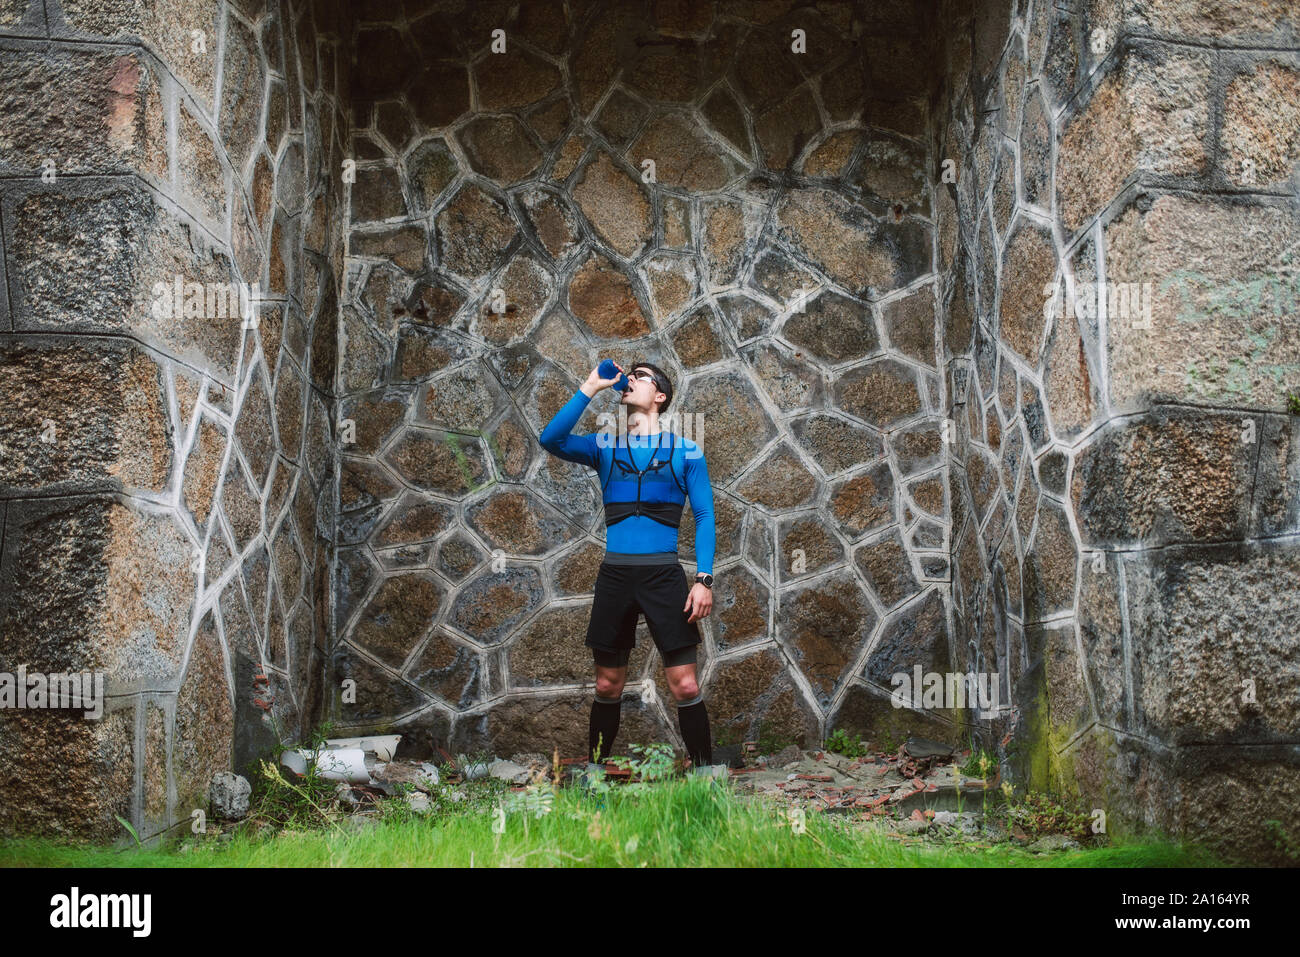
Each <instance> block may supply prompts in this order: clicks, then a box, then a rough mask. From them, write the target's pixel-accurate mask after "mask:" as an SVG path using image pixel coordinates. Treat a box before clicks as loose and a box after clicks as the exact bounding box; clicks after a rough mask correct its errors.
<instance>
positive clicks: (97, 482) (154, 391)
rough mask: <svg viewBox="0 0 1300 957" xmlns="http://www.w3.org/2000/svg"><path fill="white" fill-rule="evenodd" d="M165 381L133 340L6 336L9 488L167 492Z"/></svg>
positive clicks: (1, 420) (0, 462) (1, 483)
mask: <svg viewBox="0 0 1300 957" xmlns="http://www.w3.org/2000/svg"><path fill="white" fill-rule="evenodd" d="M163 389H164V385H163V382H162V371H161V370H160V369H159V367H158V364H157V362H156V361H155V360H154V358H153V357H152V356H151V355H150V354H149V353H148V352H146V351H145V350H143V349H141V348H139V347H138V346H136V345H134V344H132V343H130V342H128V341H127V340H122V339H108V338H75V339H74V338H68V337H53V336H40V337H35V336H33V337H24V338H14V339H8V340H6V342H5V344H4V346H3V347H2V348H0V391H2V392H3V394H4V395H5V399H6V401H5V403H4V405H3V406H0V492H7V493H9V494H13V493H19V494H22V493H26V494H31V493H43V494H54V493H65V492H69V491H74V490H77V491H107V490H110V489H144V490H148V491H152V492H162V491H163V489H164V488H165V486H166V485H167V482H168V478H169V473H170V469H171V465H172V445H171V443H172V423H171V421H170V419H169V417H168V414H167V399H166V396H165V394H164V391H163Z"/></svg>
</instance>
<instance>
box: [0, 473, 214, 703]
mask: <svg viewBox="0 0 1300 957" xmlns="http://www.w3.org/2000/svg"><path fill="white" fill-rule="evenodd" d="M193 556H194V547H193V546H192V544H191V543H190V541H189V539H188V538H186V537H185V535H184V534H183V533H182V532H181V530H180V528H179V524H178V523H176V522H174V521H173V520H172V519H171V518H170V517H169V516H168V515H166V514H149V513H144V512H137V511H135V510H133V509H130V508H127V507H125V506H123V505H120V504H118V503H117V502H116V501H114V500H113V499H110V498H92V497H61V498H54V499H38V500H31V501H27V502H22V503H14V504H11V505H10V506H9V508H8V514H7V520H6V523H5V532H4V552H3V560H2V562H0V583H3V588H2V589H0V635H3V645H2V646H0V658H2V659H3V668H4V670H6V671H9V672H12V671H13V670H14V669H15V668H17V666H18V665H20V664H26V665H27V666H28V668H30V669H31V670H34V671H35V670H40V671H46V672H59V671H103V672H104V673H105V676H106V691H107V693H108V694H110V695H111V694H121V693H123V692H127V691H132V690H137V689H140V688H151V689H156V688H160V687H162V688H166V687H169V686H170V687H175V686H176V685H177V683H178V681H179V677H180V675H179V670H180V665H181V661H182V658H183V656H184V654H185V649H186V645H187V642H188V635H189V627H190V609H191V607H192V606H193V604H194V599H195V594H196V591H197V589H196V581H195V573H194V572H193V571H191V567H192V566H191V562H192V560H193Z"/></svg>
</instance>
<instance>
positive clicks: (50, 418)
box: [0, 0, 403, 840]
mask: <svg viewBox="0 0 1300 957" xmlns="http://www.w3.org/2000/svg"><path fill="white" fill-rule="evenodd" d="M9 6H10V7H11V8H14V9H13V10H7V11H6V15H5V27H4V32H6V33H10V34H12V33H18V34H26V35H31V36H38V37H40V38H41V39H42V41H43V44H44V46H45V48H46V50H47V54H46V56H47V57H48V59H47V60H46V61H45V62H43V63H40V62H36V61H35V60H33V59H32V58H31V57H30V56H27V55H24V54H21V53H13V52H10V53H7V54H6V55H5V57H4V58H3V59H4V61H5V62H4V66H3V67H0V88H3V91H4V99H5V101H6V103H8V104H9V106H7V107H6V109H7V111H8V112H7V122H9V123H10V125H11V126H16V127H17V128H16V129H15V142H22V143H30V144H32V145H30V146H23V147H21V148H19V149H17V150H15V151H9V152H7V153H6V158H5V160H4V164H5V170H4V171H5V173H6V175H7V176H8V177H9V182H10V187H7V189H6V194H5V197H4V199H3V204H4V210H3V213H0V215H2V216H3V218H4V220H5V222H6V223H11V224H12V225H13V227H14V228H13V229H6V230H5V236H6V248H5V249H4V257H3V258H4V261H5V263H6V267H5V269H4V273H5V279H6V283H5V285H6V286H7V287H8V288H11V289H12V290H13V295H12V296H9V295H6V296H4V297H3V298H4V302H3V304H2V305H0V328H3V330H4V331H5V332H16V333H17V335H14V336H10V337H6V340H5V343H4V345H3V346H0V382H2V383H3V385H0V388H3V390H4V394H5V396H6V402H5V412H4V413H3V416H2V418H3V420H4V421H3V422H2V423H0V429H2V430H3V433H4V436H5V438H4V439H2V440H0V443H3V446H4V448H3V453H0V460H2V461H3V462H4V465H3V466H2V467H0V488H3V490H4V495H5V504H3V505H0V525H3V528H2V529H0V543H2V546H0V593H3V594H4V595H5V596H6V601H5V603H4V606H3V609H0V620H3V622H4V626H3V627H4V634H5V635H6V638H5V641H4V648H3V651H2V652H0V656H3V658H4V659H5V667H6V668H7V669H8V670H12V666H16V664H18V663H23V662H26V663H27V664H28V666H29V667H34V668H35V667H39V668H43V669H46V670H63V669H66V670H95V669H99V670H102V671H103V672H104V673H105V674H106V677H107V687H106V692H107V694H108V701H107V703H106V711H107V714H106V715H105V719H104V722H103V725H102V726H99V725H94V723H93V722H91V723H90V725H94V726H93V727H91V726H90V725H87V726H86V728H85V729H84V730H81V729H78V728H76V727H70V726H69V725H68V724H67V723H66V722H64V721H61V720H57V719H56V720H50V719H49V718H48V717H46V715H47V714H48V715H52V714H54V713H53V712H47V713H35V712H33V713H30V714H29V717H27V718H24V719H22V720H20V721H14V720H11V719H10V718H8V717H6V718H4V719H0V742H3V743H2V744H0V747H2V748H3V750H4V753H5V761H6V766H7V767H9V768H10V769H11V771H12V773H13V774H14V775H15V776H16V777H18V778H22V779H23V780H24V781H25V782H26V786H27V792H26V793H25V794H22V795H20V794H14V795H12V797H13V800H12V801H7V802H6V811H7V812H12V813H6V815H5V819H4V821H3V824H0V827H3V829H4V830H5V831H6V832H16V831H19V830H22V831H24V832H28V833H31V832H41V833H48V834H52V835H53V834H58V835H60V836H61V837H82V838H92V839H98V840H111V839H113V838H115V837H117V836H118V835H119V834H120V833H121V829H120V825H119V824H118V823H117V821H116V820H115V819H114V815H115V814H116V815H121V816H122V817H123V818H125V819H128V820H130V821H131V823H132V825H133V826H134V827H135V828H136V829H137V831H138V832H139V833H140V834H141V835H142V836H153V835H155V834H158V833H160V832H162V831H163V830H165V829H167V828H169V827H170V826H172V825H173V824H174V823H175V822H176V821H177V820H180V819H188V818H189V816H190V812H191V811H192V810H194V809H196V808H206V802H207V788H208V783H209V780H210V779H211V777H212V775H213V774H214V773H216V772H217V771H221V770H228V769H231V768H234V769H235V770H247V769H246V767H245V765H246V764H247V762H248V761H249V760H250V759H251V758H253V757H254V756H255V755H256V754H257V753H259V752H260V751H261V750H262V749H263V748H264V747H265V746H266V745H267V744H268V743H269V742H270V739H271V730H270V728H271V723H270V722H271V720H272V718H274V719H275V720H276V721H278V722H279V724H280V725H281V726H282V727H285V728H286V729H287V730H288V732H289V733H290V734H293V735H295V736H297V735H301V734H303V733H305V732H306V731H307V730H308V729H309V726H310V725H311V724H314V722H315V721H316V720H317V719H318V716H319V715H320V714H321V710H322V705H323V698H322V689H323V679H324V651H325V649H326V646H327V644H328V641H329V636H330V633H331V623H330V621H329V617H328V611H327V609H328V608H329V604H330V603H329V590H330V585H331V583H330V580H329V572H328V569H329V564H330V561H329V552H330V550H331V549H332V548H333V537H334V517H333V501H334V499H335V492H334V483H335V481H336V476H335V472H334V469H333V466H332V459H333V456H334V449H333V435H332V433H331V432H329V431H328V422H329V419H330V418H332V416H330V415H329V413H328V407H329V405H331V404H332V393H333V391H334V388H335V386H334V382H335V375H336V371H335V370H336V363H337V358H338V354H337V346H336V339H337V324H338V303H339V301H340V299H341V283H342V278H343V276H342V266H343V261H342V255H341V253H342V249H341V240H342V225H343V224H342V216H343V215H344V213H345V212H346V207H345V203H344V191H343V188H342V184H341V182H339V177H337V176H336V175H333V171H334V170H337V169H339V168H341V164H342V160H343V150H344V147H345V144H346V143H348V141H349V140H350V132H349V126H350V120H349V104H348V103H347V102H346V100H345V99H344V98H342V97H341V96H340V93H341V91H342V90H345V89H346V88H347V76H346V73H347V69H346V66H345V63H346V61H347V60H348V59H349V53H347V52H345V50H346V49H347V44H348V43H349V41H350V34H351V27H350V26H349V25H348V24H347V23H346V22H345V19H344V18H343V17H342V16H341V13H342V11H343V8H344V7H345V5H344V4H336V3H322V4H313V5H311V6H310V7H304V6H303V5H301V4H291V3H287V2H280V0H272V2H268V3H257V4H218V3H209V2H198V3H187V4H163V3H156V4H155V3H144V4H135V5H128V6H130V9H129V10H126V9H118V8H117V7H115V8H113V9H112V10H109V9H108V8H104V7H103V5H102V4H94V3H85V2H79V0H73V2H69V3H66V4H63V5H61V6H60V7H58V8H55V9H54V10H52V11H50V16H49V19H48V20H45V19H44V18H42V17H41V16H39V14H37V15H36V16H34V17H33V16H32V15H27V14H24V11H23V10H19V9H17V8H18V6H20V5H15V4H10V5H9ZM38 6H39V5H32V7H33V10H37V9H38ZM118 6H119V7H120V6H121V5H118ZM24 9H25V7H24ZM15 12H16V15H11V14H15ZM178 36H184V37H186V38H187V40H186V42H184V43H178V42H176V38H177V37H178ZM195 37H200V38H201V39H202V40H203V44H202V48H201V49H200V47H199V46H196V45H194V44H192V43H191V42H190V41H191V40H192V39H194V38H195ZM141 45H142V46H143V47H145V48H147V50H148V54H149V55H148V57H147V58H146V57H142V56H141V55H140V46H141ZM100 51H102V52H100ZM130 51H135V52H130ZM47 72H48V74H49V76H48V77H46V76H45V75H44V74H45V73H47ZM24 74H26V76H27V80H25V81H22V80H20V79H19V78H20V77H21V76H23V75H24ZM218 74H220V77H221V80H220V83H219V84H218ZM34 80H35V81H39V82H33V81H34ZM37 91H39V92H37ZM54 113H57V114H59V115H61V116H63V118H64V121H65V122H64V123H62V124H58V125H55V126H50V125H49V124H48V123H45V124H44V126H45V130H46V132H45V133H44V134H43V135H42V136H41V137H39V138H29V137H26V136H25V135H23V132H22V129H23V127H24V126H26V127H29V128H31V129H35V128H36V127H35V124H37V123H42V122H43V117H46V116H47V115H53V114H54ZM173 127H174V128H173ZM51 137H54V139H51ZM36 139H39V140H40V141H41V142H42V143H43V144H44V145H43V146H41V147H40V148H39V149H36V147H35V145H34V144H35V142H36ZM47 157H49V158H52V159H50V163H52V164H53V165H52V166H50V163H46V162H45V158H47ZM43 172H44V173H45V174H46V175H44V176H42V173H43ZM51 173H52V174H54V175H52V176H51V175H49V174H51ZM77 173H94V174H99V175H98V176H97V177H78V176H65V175H63V174H77ZM370 175H371V177H380V176H381V175H382V174H380V173H378V172H377V171H371V173H370ZM141 181H143V182H144V183H147V184H149V186H150V187H151V189H153V190H155V191H156V193H155V192H150V191H147V190H144V189H142V188H141V186H140V182H141ZM378 182H379V185H380V186H382V183H383V181H382V179H380V180H379V181H378ZM372 192H373V193H374V194H375V196H376V198H377V199H378V200H379V201H380V202H381V205H379V206H376V207H375V208H374V209H373V210H372V211H371V212H369V213H367V215H373V216H374V217H375V218H388V217H390V216H394V215H399V214H400V213H402V212H403V211H402V210H398V209H390V208H388V207H386V206H384V205H382V203H387V202H389V198H388V197H387V196H384V195H382V194H383V193H384V190H383V189H382V188H381V189H377V190H372ZM159 194H160V195H159ZM241 284H246V285H245V286H241ZM253 284H256V287H255V288H254V289H251V290H250V289H249V288H248V287H252V286H253ZM241 290H242V291H244V293H245V295H244V296H243V298H242V299H241V295H240V293H241ZM250 291H251V293H252V294H251V295H249V294H248V293H249V292H250ZM253 299H260V300H261V302H250V300H253ZM50 333H55V334H57V335H55V336H51V335H49V334H50ZM37 378H39V379H41V380H42V382H43V383H44V385H43V386H42V387H41V388H40V389H39V390H38V389H36V387H35V381H36V379H37ZM78 393H82V395H81V396H80V397H78ZM318 406H320V407H323V408H324V409H325V413H326V414H325V416H324V418H323V420H321V421H323V422H324V423H326V425H327V431H326V432H324V433H323V434H320V433H318V434H317V436H316V437H314V438H313V437H312V436H311V435H310V433H309V422H310V421H311V418H310V417H311V415H312V414H313V410H314V409H315V408H316V407H318ZM304 465H307V466H308V468H303V466H304ZM51 493H57V494H56V497H54V498H49V497H48V496H49V495H50V494H51ZM105 495H107V497H105ZM40 496H47V497H46V498H45V499H44V501H45V502H46V503H50V504H53V505H54V506H56V507H53V508H51V507H50V504H46V505H42V504H41V501H42V500H41V498H40ZM37 565H39V567H40V568H41V569H42V570H41V572H40V574H39V575H38V576H36V577H32V570H33V568H35V567H37ZM29 579H30V580H29ZM15 599H21V601H20V603H17V604H16V603H15V602H14V600H15ZM36 616H44V617H45V619H46V624H45V625H44V626H43V629H42V630H43V633H44V637H41V636H40V635H38V634H36V633H35V632H33V630H32V628H31V625H32V623H33V622H34V621H35V617H36ZM51 642H53V644H51ZM56 645H57V646H58V647H57V648H56V647H55V646H56ZM51 655H54V656H55V657H54V658H51V657H50V656H51ZM56 659H58V660H56ZM232 681H233V684H232ZM137 711H139V718H138V721H139V726H140V727H142V728H143V729H144V734H143V737H142V739H140V741H139V745H138V748H139V750H138V752H137V736H136V734H135V732H134V730H133V729H134V728H135V727H136V725H137ZM6 714H8V712H6ZM75 724H82V725H85V724H86V723H85V722H76V723H75ZM42 740H43V741H44V742H45V743H44V744H38V743H37V742H38V741H42ZM38 755H39V756H40V758H39V761H38V760H37V756H38ZM38 766H39V770H38ZM133 767H134V768H137V769H138V771H139V773H133V772H132V768H133ZM137 780H138V781H140V782H141V783H140V785H139V786H140V788H141V790H140V791H139V793H133V792H135V789H136V787H137V785H136V783H135V782H136V781H137ZM56 781H58V782H62V783H61V784H56V783H55V782H56ZM79 781H87V782H90V781H93V782H94V787H93V788H89V789H88V788H84V787H82V786H81V785H78V784H77V783H76V782H79ZM38 807H42V808H44V809H45V811H43V812H38V813H35V816H33V809H35V808H38ZM71 807H75V808H76V810H75V812H74V811H71V810H68V809H69V808H71ZM133 809H134V810H133ZM65 812H66V813H65Z"/></svg>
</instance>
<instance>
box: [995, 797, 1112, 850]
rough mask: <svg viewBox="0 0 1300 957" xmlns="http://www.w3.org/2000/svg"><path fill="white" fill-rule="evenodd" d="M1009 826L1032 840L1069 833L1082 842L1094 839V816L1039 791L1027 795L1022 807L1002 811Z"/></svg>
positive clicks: (1014, 805)
mask: <svg viewBox="0 0 1300 957" xmlns="http://www.w3.org/2000/svg"><path fill="white" fill-rule="evenodd" d="M1002 813H1003V814H1004V815H1005V818H1006V823H1007V825H1008V827H1013V828H1019V829H1020V830H1022V831H1024V833H1025V834H1026V835H1028V836H1029V837H1030V838H1038V837H1042V836H1043V835H1045V834H1065V835H1068V836H1069V837H1073V838H1075V839H1077V840H1080V841H1086V840H1089V839H1091V838H1093V837H1094V835H1093V833H1092V830H1091V827H1090V825H1091V823H1092V816H1091V815H1090V814H1089V813H1088V812H1087V811H1086V810H1082V809H1079V808H1074V809H1071V808H1067V807H1066V806H1065V804H1064V803H1063V802H1062V801H1061V799H1059V798H1057V797H1055V796H1053V795H1050V794H1042V793H1039V792H1035V791H1030V792H1027V793H1026V794H1025V795H1024V797H1023V798H1022V800H1021V802H1020V803H1019V804H1008V805H1006V806H1005V807H1004V808H1003V809H1002Z"/></svg>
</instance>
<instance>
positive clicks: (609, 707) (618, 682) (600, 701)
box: [587, 651, 628, 761]
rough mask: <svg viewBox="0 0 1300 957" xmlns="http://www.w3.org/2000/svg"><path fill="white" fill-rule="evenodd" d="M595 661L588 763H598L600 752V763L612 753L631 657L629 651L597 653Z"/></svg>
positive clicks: (589, 725)
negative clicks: (594, 697) (594, 692)
mask: <svg viewBox="0 0 1300 957" xmlns="http://www.w3.org/2000/svg"><path fill="white" fill-rule="evenodd" d="M595 657H596V700H595V701H593V702H592V703H591V722H590V723H589V724H588V726H587V760H588V761H595V760H596V757H595V755H596V753H597V749H598V748H599V754H600V760H602V761H603V760H605V759H606V758H607V757H609V755H610V754H611V753H613V748H614V738H615V736H617V734H618V719H619V716H620V714H621V712H622V710H623V685H624V684H625V683H626V682H627V658H628V654H627V652H626V651H622V652H616V653H613V654H610V653H607V652H602V651H596V652H595ZM620 662H621V663H620Z"/></svg>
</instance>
